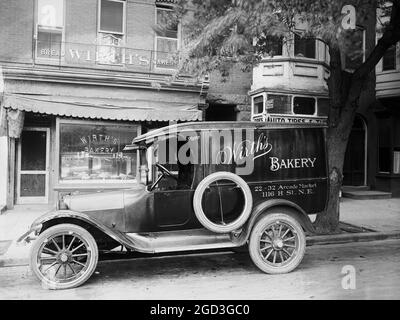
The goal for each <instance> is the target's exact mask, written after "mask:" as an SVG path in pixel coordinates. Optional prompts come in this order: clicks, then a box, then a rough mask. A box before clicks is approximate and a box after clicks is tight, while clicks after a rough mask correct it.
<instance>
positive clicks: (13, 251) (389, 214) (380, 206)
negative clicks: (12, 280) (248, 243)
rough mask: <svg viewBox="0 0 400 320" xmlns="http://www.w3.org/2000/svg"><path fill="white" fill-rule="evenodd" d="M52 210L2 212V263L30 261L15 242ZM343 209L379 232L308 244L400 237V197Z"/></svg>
mask: <svg viewBox="0 0 400 320" xmlns="http://www.w3.org/2000/svg"><path fill="white" fill-rule="evenodd" d="M50 210H52V207H51V206H47V205H18V206H15V208H14V209H13V210H8V211H6V212H5V213H3V214H2V215H0V267H4V266H11V265H26V264H28V261H29V260H28V259H29V249H30V244H28V245H26V246H17V245H16V243H15V242H16V240H17V239H18V237H20V236H21V235H22V234H23V233H24V232H26V231H27V230H28V228H29V226H30V224H31V223H32V221H33V220H34V219H36V218H37V217H38V216H40V215H42V214H44V213H45V212H48V211H50ZM340 210H341V219H340V220H341V221H342V222H345V223H349V224H352V225H355V226H359V227H364V228H367V229H372V230H375V231H376V232H373V233H370V232H368V233H352V234H339V235H328V236H315V237H309V238H308V239H307V244H308V245H313V244H326V243H331V242H336V243H337V242H341V243H344V242H353V241H373V240H383V239H387V238H400V198H397V199H380V200H353V199H348V198H342V200H341V204H340ZM311 218H315V217H312V216H311Z"/></svg>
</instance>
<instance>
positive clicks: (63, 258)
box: [30, 224, 99, 290]
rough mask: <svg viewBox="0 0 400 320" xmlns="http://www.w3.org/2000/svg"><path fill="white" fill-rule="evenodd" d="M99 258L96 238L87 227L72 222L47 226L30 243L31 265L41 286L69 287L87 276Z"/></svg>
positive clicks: (76, 284) (81, 281) (84, 280)
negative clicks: (31, 243) (31, 244)
mask: <svg viewBox="0 0 400 320" xmlns="http://www.w3.org/2000/svg"><path fill="white" fill-rule="evenodd" d="M46 255H47V256H46ZM98 257H99V252H98V248H97V244H96V241H95V239H94V238H93V236H92V235H91V234H90V233H89V232H88V231H87V230H85V229H83V228H82V227H80V226H77V225H74V224H59V225H56V226H53V227H50V228H48V229H46V230H45V231H44V232H42V233H41V234H40V235H39V237H38V238H37V239H36V241H35V242H34V243H33V246H32V248H31V256H30V267H31V270H32V272H33V273H34V274H35V275H36V276H37V277H38V279H39V280H40V281H41V282H42V287H44V288H46V289H56V290H57V289H71V288H75V287H78V286H80V285H82V284H83V283H84V282H86V281H87V280H88V279H89V278H90V276H91V275H92V274H93V272H94V271H95V269H96V266H97V261H98ZM46 262H47V264H45V263H46ZM42 263H43V264H42ZM68 273H69V274H70V275H69V276H68ZM62 274H63V276H62Z"/></svg>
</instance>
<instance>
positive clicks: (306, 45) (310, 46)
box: [294, 34, 316, 59]
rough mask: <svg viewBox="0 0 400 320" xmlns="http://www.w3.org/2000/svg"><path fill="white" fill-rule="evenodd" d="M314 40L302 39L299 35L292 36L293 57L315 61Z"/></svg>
mask: <svg viewBox="0 0 400 320" xmlns="http://www.w3.org/2000/svg"><path fill="white" fill-rule="evenodd" d="M315 51H316V46H315V39H314V38H302V37H300V36H299V35H297V34H295V35H294V55H295V56H296V57H304V58H311V59H315Z"/></svg>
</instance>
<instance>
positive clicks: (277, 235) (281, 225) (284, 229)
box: [249, 213, 306, 274]
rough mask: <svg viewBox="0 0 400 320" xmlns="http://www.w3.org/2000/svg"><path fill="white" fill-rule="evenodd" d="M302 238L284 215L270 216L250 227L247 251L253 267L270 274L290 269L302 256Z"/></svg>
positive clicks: (300, 233)
mask: <svg viewBox="0 0 400 320" xmlns="http://www.w3.org/2000/svg"><path fill="white" fill-rule="evenodd" d="M305 248H306V238H305V235H304V231H303V228H302V227H301V225H300V224H299V222H298V221H297V220H296V219H294V218H293V217H291V216H290V215H288V214H285V213H271V214H268V215H266V216H264V217H262V218H261V219H260V220H259V221H258V222H257V223H256V224H255V226H254V228H253V230H252V232H251V235H250V241H249V252H250V256H251V259H252V260H253V262H254V264H255V265H256V266H257V267H258V268H260V269H261V270H262V271H264V272H266V273H271V274H277V273H287V272H290V271H292V270H294V269H295V268H296V267H297V266H298V265H299V264H300V262H301V260H302V259H303V257H304V253H305Z"/></svg>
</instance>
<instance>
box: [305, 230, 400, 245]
mask: <svg viewBox="0 0 400 320" xmlns="http://www.w3.org/2000/svg"><path fill="white" fill-rule="evenodd" d="M388 239H400V231H390V232H362V233H345V234H335V235H322V236H311V237H307V246H314V245H327V244H338V243H353V242H368V241H382V240H388Z"/></svg>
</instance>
